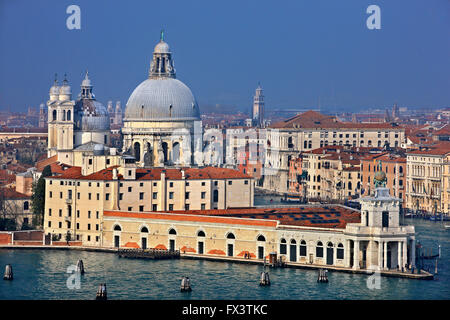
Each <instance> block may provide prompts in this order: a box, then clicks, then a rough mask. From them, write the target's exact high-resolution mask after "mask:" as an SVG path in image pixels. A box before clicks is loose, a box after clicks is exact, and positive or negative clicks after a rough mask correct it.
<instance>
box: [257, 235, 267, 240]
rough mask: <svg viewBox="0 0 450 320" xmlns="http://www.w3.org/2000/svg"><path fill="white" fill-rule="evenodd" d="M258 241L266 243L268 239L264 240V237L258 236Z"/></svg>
mask: <svg viewBox="0 0 450 320" xmlns="http://www.w3.org/2000/svg"><path fill="white" fill-rule="evenodd" d="M258 241H266V238H264V236H263V235H259V236H258Z"/></svg>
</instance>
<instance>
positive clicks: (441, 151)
mask: <svg viewBox="0 0 450 320" xmlns="http://www.w3.org/2000/svg"><path fill="white" fill-rule="evenodd" d="M447 153H450V141H443V142H439V143H436V144H435V145H432V146H430V147H428V148H423V149H419V150H412V151H409V152H408V154H419V155H438V156H443V155H446V154H447Z"/></svg>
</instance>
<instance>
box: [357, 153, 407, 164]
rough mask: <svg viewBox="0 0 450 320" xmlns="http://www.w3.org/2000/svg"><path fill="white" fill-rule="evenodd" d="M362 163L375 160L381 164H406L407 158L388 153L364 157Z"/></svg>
mask: <svg viewBox="0 0 450 320" xmlns="http://www.w3.org/2000/svg"><path fill="white" fill-rule="evenodd" d="M361 160H362V161H373V160H377V161H378V160H381V162H399V163H406V157H403V156H398V155H393V154H390V153H388V152H383V153H380V154H372V155H370V156H367V157H364V158H363V159H361Z"/></svg>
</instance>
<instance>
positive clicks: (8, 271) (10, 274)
mask: <svg viewBox="0 0 450 320" xmlns="http://www.w3.org/2000/svg"><path fill="white" fill-rule="evenodd" d="M13 279H14V275H13V270H12V266H11V265H10V264H7V265H6V267H5V275H4V276H3V280H13Z"/></svg>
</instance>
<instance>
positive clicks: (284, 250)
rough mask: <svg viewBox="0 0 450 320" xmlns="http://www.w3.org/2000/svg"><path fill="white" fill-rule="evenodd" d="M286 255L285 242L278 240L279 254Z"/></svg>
mask: <svg viewBox="0 0 450 320" xmlns="http://www.w3.org/2000/svg"><path fill="white" fill-rule="evenodd" d="M286 253H287V248H286V240H285V239H281V240H280V254H286Z"/></svg>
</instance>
